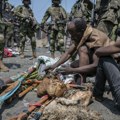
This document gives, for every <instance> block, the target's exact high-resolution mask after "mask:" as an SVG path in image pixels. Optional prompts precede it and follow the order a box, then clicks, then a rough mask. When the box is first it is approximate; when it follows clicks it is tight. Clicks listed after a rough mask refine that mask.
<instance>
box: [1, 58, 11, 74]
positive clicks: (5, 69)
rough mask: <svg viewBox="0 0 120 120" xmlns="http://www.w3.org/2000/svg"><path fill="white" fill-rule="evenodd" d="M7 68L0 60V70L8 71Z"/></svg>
mask: <svg viewBox="0 0 120 120" xmlns="http://www.w3.org/2000/svg"><path fill="white" fill-rule="evenodd" d="M8 71H9V68H8V67H6V66H5V65H4V63H3V62H2V61H1V60H0V72H8Z"/></svg>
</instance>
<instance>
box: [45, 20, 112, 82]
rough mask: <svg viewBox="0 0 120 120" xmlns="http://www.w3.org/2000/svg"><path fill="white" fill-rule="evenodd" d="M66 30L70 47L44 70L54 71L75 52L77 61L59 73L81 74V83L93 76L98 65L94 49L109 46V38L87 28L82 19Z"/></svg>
mask: <svg viewBox="0 0 120 120" xmlns="http://www.w3.org/2000/svg"><path fill="white" fill-rule="evenodd" d="M67 30H68V32H69V33H70V35H71V39H72V41H73V42H72V45H71V46H70V48H69V50H68V51H66V52H65V53H64V54H63V55H62V57H61V58H60V59H59V60H58V61H57V62H56V63H55V64H53V65H52V66H47V67H46V69H45V70H54V69H55V68H56V67H58V66H60V65H61V64H63V63H64V62H66V61H67V60H68V59H69V58H70V57H71V56H72V55H73V54H74V53H75V52H77V53H78V56H79V60H77V61H74V62H73V63H72V64H71V66H70V67H64V68H62V69H61V71H60V72H61V73H65V74H71V73H78V74H81V75H82V77H83V78H84V79H83V82H86V81H85V80H86V79H85V78H86V76H87V75H89V74H95V72H96V68H97V65H98V57H97V56H96V55H95V51H96V49H98V48H99V47H102V46H107V45H109V41H110V40H109V38H108V37H107V35H106V34H104V33H103V32H101V31H99V30H97V29H95V28H92V27H91V26H87V24H86V22H85V20H84V19H80V18H76V19H74V20H73V21H71V22H69V23H68V24H67Z"/></svg>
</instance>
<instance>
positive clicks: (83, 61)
mask: <svg viewBox="0 0 120 120" xmlns="http://www.w3.org/2000/svg"><path fill="white" fill-rule="evenodd" d="M89 61H90V60H89V55H88V49H87V47H86V46H82V47H81V48H80V50H79V60H76V61H74V62H73V63H72V64H71V67H73V68H76V67H82V66H85V65H88V64H89V63H90V62H89ZM81 77H82V78H80V79H79V78H78V79H77V81H78V80H80V81H81V80H82V81H81V82H86V75H85V74H82V75H81ZM79 83H80V82H79Z"/></svg>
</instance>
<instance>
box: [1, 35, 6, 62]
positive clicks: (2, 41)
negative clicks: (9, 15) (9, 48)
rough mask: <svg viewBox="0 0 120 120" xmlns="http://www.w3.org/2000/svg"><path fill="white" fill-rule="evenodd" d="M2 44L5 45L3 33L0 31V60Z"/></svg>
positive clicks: (2, 50) (2, 52)
mask: <svg viewBox="0 0 120 120" xmlns="http://www.w3.org/2000/svg"><path fill="white" fill-rule="evenodd" d="M4 46H5V42H4V35H3V34H2V33H0V60H2V59H3V55H4Z"/></svg>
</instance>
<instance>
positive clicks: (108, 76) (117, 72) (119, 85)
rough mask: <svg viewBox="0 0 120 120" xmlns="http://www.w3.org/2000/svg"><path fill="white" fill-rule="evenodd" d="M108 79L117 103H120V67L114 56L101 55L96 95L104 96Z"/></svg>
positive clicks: (95, 88)
mask: <svg viewBox="0 0 120 120" xmlns="http://www.w3.org/2000/svg"><path fill="white" fill-rule="evenodd" d="M106 80H107V81H108V84H109V86H110V89H111V92H112V95H113V97H114V100H115V103H116V104H118V105H120V67H119V65H117V63H116V62H115V60H114V59H113V58H112V57H101V58H100V60H99V64H98V68H97V74H96V82H95V87H94V90H93V94H94V96H103V93H104V89H105V83H106Z"/></svg>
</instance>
